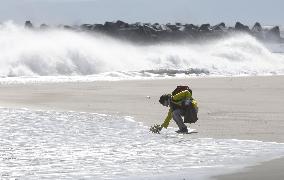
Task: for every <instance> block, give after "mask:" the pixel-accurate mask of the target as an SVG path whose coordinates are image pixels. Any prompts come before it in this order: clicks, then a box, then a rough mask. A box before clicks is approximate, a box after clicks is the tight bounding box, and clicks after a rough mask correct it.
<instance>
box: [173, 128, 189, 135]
mask: <svg viewBox="0 0 284 180" xmlns="http://www.w3.org/2000/svg"><path fill="white" fill-rule="evenodd" d="M176 133H179V134H184V133H188V129H187V128H182V129H180V130H178V131H176Z"/></svg>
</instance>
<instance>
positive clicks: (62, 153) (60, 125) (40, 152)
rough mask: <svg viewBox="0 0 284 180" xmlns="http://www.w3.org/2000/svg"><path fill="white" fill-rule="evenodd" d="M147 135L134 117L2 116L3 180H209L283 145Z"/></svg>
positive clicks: (24, 112) (19, 112) (13, 112)
mask: <svg viewBox="0 0 284 180" xmlns="http://www.w3.org/2000/svg"><path fill="white" fill-rule="evenodd" d="M174 130H175V129H173V128H169V129H168V130H163V131H162V133H161V134H152V133H150V132H149V127H146V126H144V125H143V124H142V123H139V122H135V121H134V119H133V118H131V117H119V116H110V115H106V114H96V113H84V112H57V111H42V110H39V111H34V110H29V109H8V108H0V179H183V178H185V179H206V178H208V177H209V176H211V175H214V174H218V173H225V171H224V167H226V171H227V172H229V170H230V169H231V170H234V169H237V168H241V167H244V166H247V165H252V164H255V163H257V162H260V161H264V160H269V159H272V158H277V157H280V156H283V154H284V144H283V143H282V144H281V143H275V142H261V141H254V140H236V139H213V138H194V137H193V136H191V135H179V134H176V133H175V132H174Z"/></svg>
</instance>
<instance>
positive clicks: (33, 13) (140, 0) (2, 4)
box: [0, 0, 284, 26]
mask: <svg viewBox="0 0 284 180" xmlns="http://www.w3.org/2000/svg"><path fill="white" fill-rule="evenodd" d="M283 9H284V0H0V22H5V21H8V20H12V21H14V22H16V23H19V24H21V23H22V24H23V23H24V22H25V21H26V20H31V21H32V22H33V23H34V24H38V25H40V24H42V23H46V24H50V25H52V24H53V25H57V24H68V25H75V24H83V23H90V24H94V23H103V22H105V21H116V20H122V21H126V22H129V23H134V22H150V23H154V22H158V23H168V22H169V23H175V22H181V23H193V24H197V25H200V24H204V23H210V24H212V25H214V24H218V23H220V22H225V23H226V24H227V25H234V24H235V23H236V22H237V21H240V22H242V23H244V24H247V25H253V24H254V23H255V22H260V23H261V24H262V25H279V26H283V25H284V10H283Z"/></svg>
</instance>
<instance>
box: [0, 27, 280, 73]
mask: <svg viewBox="0 0 284 180" xmlns="http://www.w3.org/2000/svg"><path fill="white" fill-rule="evenodd" d="M0 49H1V53H0V65H1V67H0V76H1V77H23V76H24V77H43V76H48V77H50V76H55V77H58V76H69V77H74V76H80V77H86V76H89V75H95V76H100V77H106V76H110V77H112V76H118V77H120V76H121V77H122V78H123V77H125V78H129V77H136V78H137V79H139V77H143V76H149V77H152V75H153V74H159V76H162V77H165V76H167V75H169V74H168V73H167V72H173V71H174V72H176V74H178V73H179V72H180V73H183V74H205V75H221V76H234V75H266V74H284V56H283V54H279V53H272V52H271V51H270V50H268V49H267V48H266V46H264V45H263V44H262V43H260V42H259V41H257V40H256V39H255V38H253V37H252V36H250V35H248V34H238V35H234V36H231V37H226V38H223V39H219V40H214V41H206V42H198V43H191V42H179V43H178V42H176V43H174V42H173V43H160V44H148V45H138V44H135V43H130V42H126V41H121V40H117V39H113V38H111V37H107V36H105V35H102V34H98V33H86V32H75V31H70V30H64V29H58V28H57V29H56V28H54V29H52V28H51V29H49V30H31V29H25V28H24V27H22V26H18V25H16V24H14V23H12V22H6V23H4V24H1V25H0ZM161 70H162V72H163V73H161ZM165 71H166V72H165ZM145 72H146V75H145ZM187 72H188V73H187ZM147 73H148V74H147ZM174 75H175V74H174Z"/></svg>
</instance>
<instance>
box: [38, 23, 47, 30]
mask: <svg viewBox="0 0 284 180" xmlns="http://www.w3.org/2000/svg"><path fill="white" fill-rule="evenodd" d="M39 28H40V29H48V28H49V26H48V25H46V24H41V25H40V27H39Z"/></svg>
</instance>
